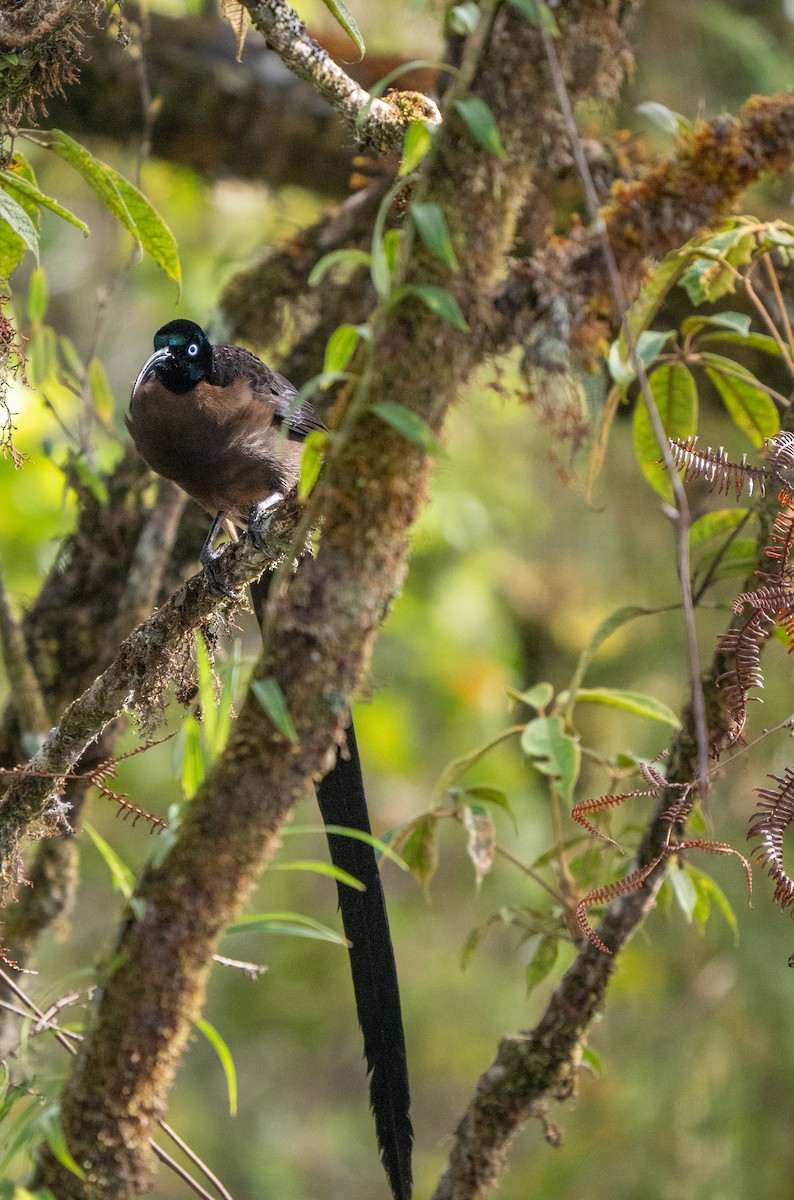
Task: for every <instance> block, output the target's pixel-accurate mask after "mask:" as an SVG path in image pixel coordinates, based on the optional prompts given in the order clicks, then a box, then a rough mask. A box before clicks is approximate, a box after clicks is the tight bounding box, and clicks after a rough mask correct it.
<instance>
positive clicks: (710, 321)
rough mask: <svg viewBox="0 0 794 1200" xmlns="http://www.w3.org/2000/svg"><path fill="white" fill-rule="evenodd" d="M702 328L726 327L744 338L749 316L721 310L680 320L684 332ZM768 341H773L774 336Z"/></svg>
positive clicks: (696, 330)
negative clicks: (710, 314) (708, 314)
mask: <svg viewBox="0 0 794 1200" xmlns="http://www.w3.org/2000/svg"><path fill="white" fill-rule="evenodd" d="M702 329H728V330H731V331H732V332H733V333H738V334H741V336H742V337H743V338H744V337H746V336H747V334H748V333H749V332H750V317H749V316H748V315H747V313H738V312H721V313H714V314H713V315H712V316H700V315H699V314H698V315H697V316H693V317H687V318H686V319H685V320H683V321H682V322H681V332H682V333H684V334H691V333H700V331H701V330H702ZM770 341H772V342H774V338H771V339H770Z"/></svg>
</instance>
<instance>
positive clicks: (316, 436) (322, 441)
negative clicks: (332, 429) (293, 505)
mask: <svg viewBox="0 0 794 1200" xmlns="http://www.w3.org/2000/svg"><path fill="white" fill-rule="evenodd" d="M327 445H328V434H327V433H326V432H325V431H324V430H322V429H313V430H312V432H311V433H310V434H308V435H307V436H306V437H305V438H304V441H303V454H302V455H301V466H300V475H299V476H298V499H299V500H300V501H301V502H303V501H305V500H308V498H309V496H310V495H311V493H312V490H313V488H314V485H315V483H316V482H317V480H318V479H319V477H320V471H321V470H322V466H323V463H324V462H325V447H326V446H327Z"/></svg>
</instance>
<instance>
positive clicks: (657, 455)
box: [634, 363, 698, 501]
mask: <svg viewBox="0 0 794 1200" xmlns="http://www.w3.org/2000/svg"><path fill="white" fill-rule="evenodd" d="M648 384H649V386H650V389H651V393H652V395H653V397H654V399H655V401H656V406H657V408H658V410H659V416H660V417H661V419H662V425H663V426H664V431H665V433H666V434H667V436H668V437H671V438H678V439H680V440H681V441H684V440H686V438H688V437H691V436H692V435H693V434H694V433H695V432H696V430H697V418H698V394H697V387H696V385H695V380H694V378H693V376H692V372H691V371H690V370H689V368H688V367H685V366H684V365H683V364H682V363H673V364H665V365H664V366H661V367H657V368H656V370H655V371H654V372H653V373H652V374H651V375H650V376H649V378H648ZM634 452H635V454H636V455H637V460H638V462H639V464H640V467H641V469H642V473H643V475H644V476H645V478H646V479H647V480H648V482H649V483H650V484H651V485H652V487H654V488H655V489H656V491H657V492H659V494H660V495H661V496H663V497H664V498H665V500H668V501H669V500H671V499H672V495H673V488H672V484H671V483H670V478H669V476H668V475H667V474H666V472H665V471H664V470H663V468H662V467H661V465H660V459H661V458H662V448H661V446H660V445H659V443H658V441H657V440H656V434H655V433H654V431H653V426H652V425H651V418H650V416H649V415H648V407H647V405H646V403H645V399H644V397H642V396H640V397H638V399H637V404H636V406H635V409H634Z"/></svg>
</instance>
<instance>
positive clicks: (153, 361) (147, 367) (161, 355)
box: [132, 346, 171, 396]
mask: <svg viewBox="0 0 794 1200" xmlns="http://www.w3.org/2000/svg"><path fill="white" fill-rule="evenodd" d="M170 357H171V347H170V346H163V347H162V349H161V350H155V352H154V354H150V355H149V357H148V358H147V360H146V362H145V363H144V364H143V366H142V367H141V369H140V371H139V372H138V378H137V379H136V380H135V383H134V385H133V389H132V395H133V396H134V395H135V393H136V392H137V390H138V388H139V387H140V386H141V384H142V383H143V381H144V379H145V378H146V376H147V375H148V373H149V372H150V371H151V370H152V368H153V367H156V366H157V364H158V363H161V362H165V360H166V359H167V358H170Z"/></svg>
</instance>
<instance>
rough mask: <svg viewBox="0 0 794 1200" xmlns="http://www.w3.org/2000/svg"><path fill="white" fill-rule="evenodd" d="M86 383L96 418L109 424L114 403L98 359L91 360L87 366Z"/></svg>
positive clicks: (108, 382)
mask: <svg viewBox="0 0 794 1200" xmlns="http://www.w3.org/2000/svg"><path fill="white" fill-rule="evenodd" d="M88 383H89V386H90V388H91V398H92V399H93V401H94V408H95V409H96V412H97V414H98V416H100V417H101V418H102V420H103V421H108V422H110V421H111V420H112V419H113V413H114V411H115V408H116V401H115V397H114V395H113V392H112V390H111V387H110V381H109V379H108V377H107V373H106V371H105V368H104V366H103V365H102V363H101V362H100V361H99V359H98V358H92V359H91V361H90V363H89V364H88Z"/></svg>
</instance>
